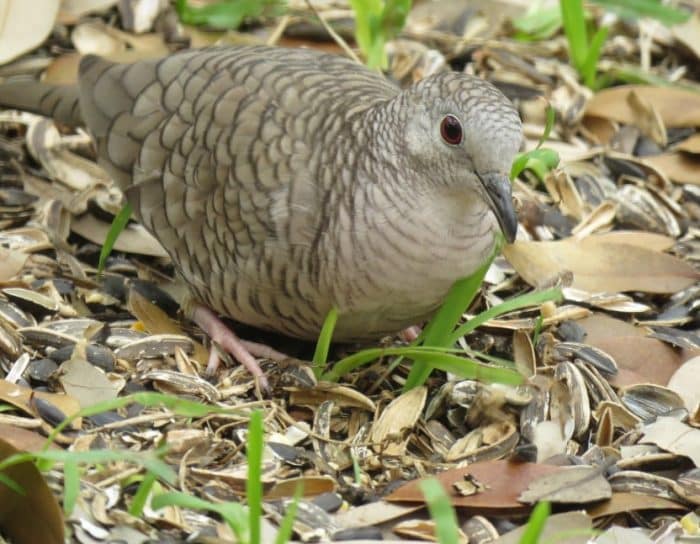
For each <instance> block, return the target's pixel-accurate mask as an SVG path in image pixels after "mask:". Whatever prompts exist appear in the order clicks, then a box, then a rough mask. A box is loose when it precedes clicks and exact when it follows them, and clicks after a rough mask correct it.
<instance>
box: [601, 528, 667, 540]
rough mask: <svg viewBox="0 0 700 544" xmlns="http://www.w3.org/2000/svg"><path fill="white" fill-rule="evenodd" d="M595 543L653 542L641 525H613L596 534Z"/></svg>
mask: <svg viewBox="0 0 700 544" xmlns="http://www.w3.org/2000/svg"><path fill="white" fill-rule="evenodd" d="M595 541H596V544H626V543H632V542H634V544H654V542H655V541H654V540H652V539H651V538H650V537H649V535H648V533H647V531H646V530H645V529H642V528H641V527H634V528H632V527H619V526H617V525H616V526H614V527H610V528H609V529H607V530H606V531H605V532H604V533H602V534H600V535H598V536H597V537H596V539H595Z"/></svg>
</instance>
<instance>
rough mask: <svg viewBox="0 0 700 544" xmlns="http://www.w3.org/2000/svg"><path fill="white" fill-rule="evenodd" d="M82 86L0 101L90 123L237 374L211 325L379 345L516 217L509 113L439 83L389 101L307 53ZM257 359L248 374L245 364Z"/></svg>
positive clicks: (201, 57)
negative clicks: (326, 323) (332, 314)
mask: <svg viewBox="0 0 700 544" xmlns="http://www.w3.org/2000/svg"><path fill="white" fill-rule="evenodd" d="M79 82H80V83H79V89H76V88H71V87H68V88H66V87H48V86H43V85H37V84H33V85H29V86H27V85H22V84H17V85H11V84H8V85H5V86H3V87H0V103H4V104H8V105H12V106H15V107H24V108H27V109H34V110H38V111H40V112H43V113H44V114H47V115H53V116H54V117H57V118H59V120H62V121H64V122H69V123H76V122H79V121H80V120H81V119H82V120H84V122H85V123H86V124H87V126H88V128H89V129H90V131H91V132H92V134H93V135H94V137H95V140H96V142H97V149H98V156H99V160H100V164H101V165H103V166H104V167H105V168H106V169H107V170H108V171H109V173H110V174H111V175H112V177H113V178H114V180H115V181H116V182H117V184H118V185H119V186H120V187H121V188H122V189H123V190H124V192H125V194H126V196H127V198H128V200H129V202H131V203H132V205H133V207H134V210H135V214H136V216H137V218H138V219H139V220H140V221H141V222H142V223H143V224H144V225H145V226H146V228H147V229H148V230H149V231H150V232H152V233H153V234H154V235H155V237H156V238H158V240H160V241H161V243H162V244H163V246H164V247H165V248H166V250H167V251H168V252H169V253H170V255H171V256H172V259H173V262H174V263H175V265H176V267H177V269H178V270H179V272H180V273H181V274H182V276H183V278H184V279H185V280H186V282H187V284H188V285H189V287H190V289H191V292H192V295H193V300H194V301H195V303H197V304H195V306H194V311H193V315H194V317H195V320H196V321H197V322H198V323H200V325H202V326H203V328H205V330H207V332H209V333H210V334H212V335H213V337H214V338H215V339H217V340H219V341H221V342H223V344H224V346H226V347H229V346H231V345H233V344H235V346H234V347H233V348H230V349H231V351H233V352H234V355H236V356H238V357H239V358H240V359H244V361H243V362H245V363H246V365H247V366H249V365H250V366H254V368H253V370H254V372H255V374H258V375H259V369H258V368H257V365H256V364H255V362H254V360H253V359H252V357H250V354H249V353H247V352H246V353H243V354H241V352H240V351H238V350H239V348H241V345H240V343H237V339H236V337H235V336H234V335H233V334H232V333H229V332H228V331H227V330H225V329H223V327H222V323H221V322H220V321H218V319H217V318H216V317H215V314H214V313H212V312H210V311H208V310H206V308H204V307H203V306H206V307H207V308H210V309H211V310H213V311H214V312H216V313H218V314H223V315H226V316H231V317H233V318H235V319H237V320H239V321H242V322H245V323H248V324H252V325H256V326H259V327H262V328H267V329H273V330H276V331H279V332H282V333H286V334H289V335H292V336H296V337H301V338H307V339H313V338H315V337H316V335H317V334H318V332H319V330H320V327H321V325H322V323H323V320H324V317H325V316H326V314H327V313H328V311H329V310H330V309H331V308H332V307H336V308H337V309H338V312H339V320H338V323H337V326H336V329H335V333H334V338H335V339H338V340H363V339H375V338H378V337H381V336H382V335H385V334H389V333H395V332H397V331H399V330H400V329H402V328H404V327H407V326H409V325H412V324H415V323H417V322H420V321H421V320H424V319H426V318H427V317H429V316H430V315H431V314H432V313H433V312H434V311H435V310H436V309H437V307H438V306H439V305H440V303H441V301H442V299H443V297H444V296H445V294H446V293H447V291H448V290H449V288H450V286H451V285H452V284H453V282H454V281H455V280H457V279H459V278H462V277H464V276H467V275H469V274H471V273H472V272H474V270H475V269H476V268H477V267H478V265H479V264H480V263H482V262H483V261H484V259H485V258H486V257H487V256H488V254H489V252H490V251H491V248H492V246H493V243H494V235H495V233H496V232H497V229H498V226H499V225H500V228H501V229H502V230H503V232H504V233H505V236H506V238H507V239H508V240H509V241H512V240H513V238H514V237H515V231H516V227H517V219H516V216H515V212H514V210H513V207H512V202H511V188H510V183H509V181H508V176H507V172H508V171H509V169H510V164H511V161H512V159H513V157H514V155H515V153H516V151H517V149H518V146H519V144H520V141H521V138H522V135H521V124H520V120H519V118H518V114H517V112H516V110H515V108H514V107H513V105H512V104H511V103H510V102H509V101H508V100H507V99H506V98H505V97H504V96H503V95H502V94H501V93H500V92H499V91H498V90H497V89H496V88H495V87H493V86H492V85H491V84H489V83H487V82H485V81H482V80H480V79H478V78H475V77H471V76H467V75H463V74H458V73H443V74H439V75H435V76H431V77H428V78H426V79H424V80H422V81H420V82H418V83H416V84H415V85H413V86H412V87H410V88H408V89H406V90H404V91H400V90H399V89H398V88H397V87H395V86H394V85H393V84H392V83H390V82H389V81H387V80H386V79H385V78H383V77H381V76H380V75H378V74H375V73H373V72H371V71H369V70H367V69H365V68H363V67H361V66H359V65H357V64H355V63H353V62H350V61H348V60H345V59H343V58H340V57H337V56H331V55H327V54H320V53H317V52H314V51H309V50H289V49H280V48H268V47H241V48H228V49H207V50H199V51H186V52H182V53H178V54H175V55H172V56H170V57H167V58H164V59H162V60H158V61H142V62H138V63H136V64H133V65H115V64H112V63H110V62H108V61H106V60H103V59H100V58H98V57H94V56H89V57H86V58H85V59H83V61H82V63H81V65H80V78H79ZM251 361H252V363H251Z"/></svg>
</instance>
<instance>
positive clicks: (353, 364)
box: [322, 346, 522, 384]
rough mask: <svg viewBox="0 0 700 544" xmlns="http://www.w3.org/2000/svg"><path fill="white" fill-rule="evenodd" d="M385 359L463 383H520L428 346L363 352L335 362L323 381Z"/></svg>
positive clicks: (504, 371)
mask: <svg viewBox="0 0 700 544" xmlns="http://www.w3.org/2000/svg"><path fill="white" fill-rule="evenodd" d="M385 356H402V357H407V358H410V359H413V361H414V364H415V362H420V363H423V364H424V365H425V366H426V367H427V368H430V369H433V368H436V369H439V370H444V371H445V372H450V373H453V374H455V375H457V376H460V377H462V378H465V379H480V380H483V381H487V382H499V383H507V384H519V383H521V381H522V376H520V374H518V373H517V372H515V371H514V370H511V369H510V368H503V367H499V366H493V365H487V364H483V363H480V362H478V361H474V360H472V359H467V358H465V357H462V356H458V355H454V354H452V353H449V352H448V351H447V350H445V349H444V348H435V347H428V346H414V347H395V348H372V349H366V350H363V351H361V352H358V353H355V354H353V355H350V356H349V357H346V358H345V359H342V360H340V361H338V363H337V364H336V365H335V366H334V367H333V368H332V369H331V370H330V371H329V372H327V373H326V374H324V375H323V377H322V378H323V380H326V381H337V380H338V378H339V377H340V376H343V375H345V374H347V373H348V372H351V371H352V370H354V369H355V368H358V367H359V366H362V365H364V364H367V363H369V362H371V361H375V360H376V359H379V358H380V357H385Z"/></svg>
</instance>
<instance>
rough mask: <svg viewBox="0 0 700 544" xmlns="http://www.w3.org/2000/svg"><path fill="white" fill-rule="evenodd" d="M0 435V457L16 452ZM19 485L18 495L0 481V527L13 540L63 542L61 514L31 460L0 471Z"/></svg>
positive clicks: (23, 543) (23, 541)
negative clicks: (20, 490)
mask: <svg viewBox="0 0 700 544" xmlns="http://www.w3.org/2000/svg"><path fill="white" fill-rule="evenodd" d="M20 451H21V450H17V449H16V448H14V447H13V446H12V445H10V444H9V443H8V442H6V441H5V440H3V439H1V438H0V460H5V459H6V458H8V457H10V456H11V455H14V454H16V453H20ZM0 474H2V475H3V476H4V477H6V478H9V479H11V480H12V481H13V482H14V483H15V484H17V485H18V486H20V487H21V488H22V489H23V491H24V493H23V494H19V493H17V492H16V491H15V490H13V489H11V488H10V487H8V486H7V485H2V484H0V530H2V533H3V534H4V535H5V536H7V537H9V538H10V540H12V541H13V542H17V543H18V544H30V543H34V542H42V543H46V544H54V543H55V544H63V542H64V535H63V515H62V513H61V508H60V507H59V505H58V502H57V501H56V498H55V497H54V496H53V493H51V490H50V489H49V486H48V485H46V481H45V480H44V478H43V476H42V475H41V473H40V472H39V470H38V469H37V468H36V465H35V464H34V463H32V462H31V461H25V462H24V463H20V464H17V465H13V466H11V467H9V468H7V469H5V470H3V471H0Z"/></svg>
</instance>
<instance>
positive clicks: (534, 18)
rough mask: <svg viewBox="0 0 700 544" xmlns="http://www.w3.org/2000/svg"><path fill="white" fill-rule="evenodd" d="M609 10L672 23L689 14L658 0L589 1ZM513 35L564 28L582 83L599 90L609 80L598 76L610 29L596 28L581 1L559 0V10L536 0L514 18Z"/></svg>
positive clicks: (533, 36) (541, 34) (531, 36)
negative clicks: (514, 33) (524, 11)
mask: <svg viewBox="0 0 700 544" xmlns="http://www.w3.org/2000/svg"><path fill="white" fill-rule="evenodd" d="M592 3H594V4H598V5H599V6H601V7H602V8H603V9H605V10H606V11H609V12H613V13H616V14H617V15H619V16H620V17H622V18H625V19H632V20H637V19H641V18H644V17H649V18H652V19H655V20H657V21H660V22H661V23H663V24H665V25H667V26H671V25H674V24H680V23H684V22H685V21H687V20H688V18H689V17H690V13H688V12H686V11H683V10H681V9H678V8H675V7H672V6H669V5H666V4H663V3H661V1H660V0H592ZM513 27H514V28H515V30H516V38H519V39H521V40H545V39H548V38H551V37H552V36H553V35H554V34H556V33H557V32H558V30H559V29H560V28H563V30H564V34H565V35H566V39H567V42H568V46H569V59H570V62H571V64H572V66H573V67H574V68H575V69H576V71H577V72H578V73H579V76H580V77H581V80H582V81H583V83H584V84H585V85H586V86H587V87H589V88H591V89H599V88H601V87H602V86H604V85H608V84H610V83H612V82H611V81H610V80H609V79H608V78H606V79H603V80H600V79H598V76H597V67H598V61H599V59H600V55H601V52H602V50H603V46H604V44H605V40H606V39H607V36H608V32H609V28H608V27H607V26H600V27H597V28H596V27H595V26H594V24H593V23H592V17H591V16H590V13H589V12H588V11H586V9H585V7H584V3H583V0H560V1H559V9H556V7H555V6H544V5H543V4H542V2H538V3H537V4H534V5H532V6H531V8H530V9H529V10H528V11H527V13H526V14H525V15H524V16H523V17H520V18H517V19H515V20H514V21H513Z"/></svg>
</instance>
